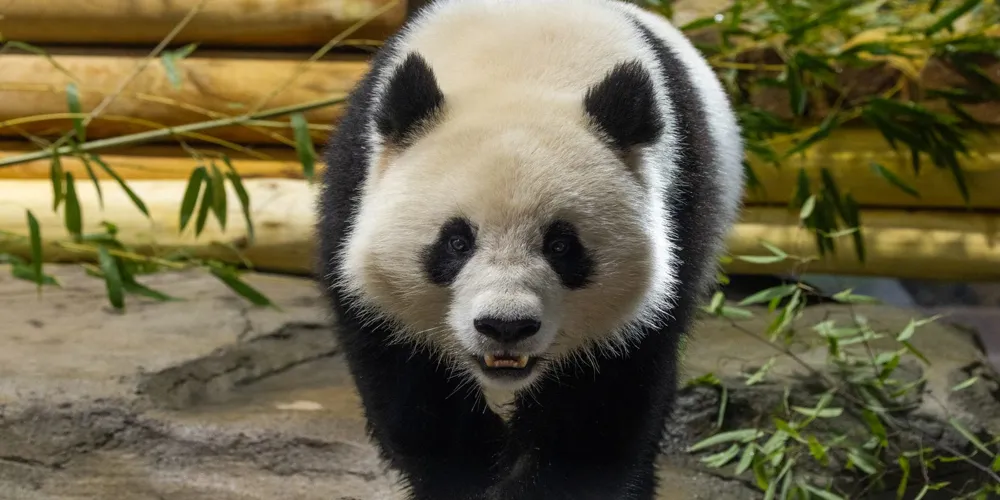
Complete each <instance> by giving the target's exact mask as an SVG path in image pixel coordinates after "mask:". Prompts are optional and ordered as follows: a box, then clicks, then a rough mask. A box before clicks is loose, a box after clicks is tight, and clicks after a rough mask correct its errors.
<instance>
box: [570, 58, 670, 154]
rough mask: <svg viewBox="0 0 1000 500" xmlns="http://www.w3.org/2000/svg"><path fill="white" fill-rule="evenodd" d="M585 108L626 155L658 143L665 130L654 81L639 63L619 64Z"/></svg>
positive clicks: (588, 98)
mask: <svg viewBox="0 0 1000 500" xmlns="http://www.w3.org/2000/svg"><path fill="white" fill-rule="evenodd" d="M584 108H585V109H586V111H587V114H588V115H590V117H591V118H592V119H593V120H594V122H595V123H596V125H597V126H598V127H599V128H600V129H601V131H602V132H603V133H604V134H605V135H607V136H608V138H609V139H610V140H611V142H612V146H613V147H615V148H616V149H617V150H619V152H621V153H623V154H624V153H627V152H629V151H630V150H631V149H632V148H634V147H636V146H640V145H645V144H649V143H651V142H653V141H655V140H656V138H657V137H658V136H659V135H660V133H661V132H662V131H663V128H664V124H663V119H662V117H661V116H660V113H659V108H658V107H657V105H656V92H655V89H654V87H653V79H652V78H651V77H650V76H649V73H648V72H647V71H646V70H645V69H644V68H643V67H642V65H641V64H640V63H639V62H638V61H632V62H627V63H620V64H618V65H616V66H615V67H614V68H613V69H612V70H611V71H610V72H608V74H607V76H605V77H604V80H602V81H601V83H598V84H597V85H595V86H593V87H591V88H590V89H589V90H588V91H587V95H586V97H585V98H584Z"/></svg>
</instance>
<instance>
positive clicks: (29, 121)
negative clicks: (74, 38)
mask: <svg viewBox="0 0 1000 500" xmlns="http://www.w3.org/2000/svg"><path fill="white" fill-rule="evenodd" d="M53 60H54V61H55V63H56V64H58V65H59V66H60V67H61V68H57V67H55V66H54V65H53V64H52V63H51V62H50V61H49V60H47V59H46V58H44V57H40V56H35V55H24V54H4V55H3V61H2V65H3V69H2V70H0V137H8V138H10V137H19V136H20V135H21V134H22V133H30V134H34V135H40V136H52V135H62V134H63V133H65V132H67V131H70V130H72V121H71V118H72V116H67V115H66V113H68V112H69V109H68V107H67V94H66V92H67V88H68V86H69V84H70V83H71V82H72V79H71V77H70V76H69V75H72V76H73V77H75V78H76V79H77V80H78V82H77V87H78V88H79V95H80V105H81V108H82V111H83V112H85V113H86V112H89V111H91V110H93V109H94V108H95V107H96V106H97V105H98V104H99V103H100V102H101V101H102V100H103V99H104V98H105V97H107V96H108V95H111V94H113V93H114V92H115V91H116V90H117V89H118V87H119V86H120V85H121V83H122V82H124V81H125V80H126V79H128V78H129V76H130V75H132V74H133V73H134V72H135V71H136V69H137V67H138V66H139V64H140V63H141V62H142V60H143V58H142V57H141V56H138V55H136V54H134V53H132V55H129V56H123V55H122V56H115V55H56V56H53ZM301 64H302V61H294V60H288V59H273V58H272V59H268V58H265V57H263V56H262V57H247V58H222V57H200V56H198V57H196V56H191V57H189V58H185V59H182V60H180V61H178V62H177V63H176V67H177V75H178V76H179V77H180V85H179V86H178V87H175V86H174V85H173V83H172V82H171V81H170V79H169V78H168V74H167V72H166V70H165V69H164V66H163V64H161V63H160V62H159V61H158V60H154V61H152V62H151V63H150V64H148V65H147V66H146V67H145V68H144V69H142V70H141V71H140V72H139V73H138V74H137V75H136V76H135V78H134V79H132V81H131V82H130V83H129V85H127V86H126V87H125V89H124V90H123V91H122V93H121V94H119V95H118V97H117V98H116V99H115V100H114V101H113V102H112V103H111V104H110V105H109V106H108V107H107V108H105V109H104V111H103V112H102V113H101V114H100V116H99V117H98V118H97V119H95V120H94V121H93V122H91V124H90V126H89V127H88V131H87V132H88V134H87V135H88V137H89V138H92V139H96V138H101V137H113V136H119V135H123V134H131V133H136V132H144V131H147V130H151V129H155V128H161V127H163V126H177V125H182V124H185V123H192V122H199V121H206V120H210V119H215V118H220V117H224V116H236V115H239V114H242V113H245V112H246V111H247V110H249V109H250V108H251V107H254V106H256V105H258V104H259V103H262V102H263V106H261V108H260V109H267V108H277V107H282V106H291V105H295V104H302V103H306V102H310V101H317V100H321V99H329V98H333V97H336V96H338V95H346V94H347V92H349V91H350V90H351V89H352V88H353V87H354V86H355V84H356V83H357V81H358V79H359V78H360V77H361V76H362V74H363V73H364V72H365V71H366V70H367V68H368V63H367V60H366V58H364V57H347V56H344V57H342V58H338V59H335V60H321V61H316V62H314V63H311V64H309V65H308V66H307V67H305V68H304V70H303V68H302V66H301ZM67 73H69V75H67ZM293 77H294V79H293ZM290 79H293V80H292V82H291V83H290V84H288V85H287V86H286V83H287V82H288V81H289V80H290ZM275 91H277V92H278V93H277V94H275V95H273V96H272V97H270V98H268V97H269V96H270V94H271V93H272V92H275ZM341 110H342V108H341V107H340V106H331V107H327V108H322V109H317V110H313V111H310V112H308V113H306V118H307V119H308V121H309V122H310V123H311V124H315V125H319V126H324V125H325V126H327V127H329V126H330V125H331V124H332V123H334V122H335V120H336V119H337V118H338V117H339V116H340V113H341ZM274 121H277V122H282V123H285V124H286V126H283V127H280V128H266V127H259V128H257V129H250V128H248V127H246V126H231V127H224V128H218V129H212V130H208V131H205V132H204V134H206V135H209V136H212V137H216V138H220V139H224V140H229V141H234V142H237V143H241V144H253V143H275V142H281V141H280V139H276V138H275V137H273V135H274V134H279V135H280V136H281V137H284V143H285V144H294V143H293V142H289V141H290V140H291V138H292V137H293V133H292V130H291V129H290V128H289V127H288V126H287V122H288V119H287V118H284V117H283V118H280V119H275V120H274ZM325 136H326V132H324V131H322V130H317V131H315V133H314V134H313V137H314V139H315V140H317V141H322V139H323V138H324V137H325ZM188 139H191V137H188ZM195 139H197V138H195Z"/></svg>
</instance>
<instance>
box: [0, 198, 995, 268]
mask: <svg viewBox="0 0 1000 500" xmlns="http://www.w3.org/2000/svg"><path fill="white" fill-rule="evenodd" d="M185 184H186V183H185V182H184V181H181V180H175V181H155V180H143V181H133V182H131V183H130V185H131V186H132V188H133V189H134V190H135V192H136V193H137V194H138V195H139V196H140V197H142V198H143V200H144V201H145V202H146V204H147V206H148V207H149V210H150V213H151V217H152V221H149V220H147V219H145V218H144V217H143V216H142V215H141V213H140V212H138V210H136V209H135V208H134V207H133V206H132V205H131V202H130V201H129V200H128V198H127V197H125V195H124V194H123V193H122V192H121V190H120V189H119V188H118V187H117V186H116V185H115V184H113V183H112V182H107V181H106V182H104V183H103V185H102V187H103V191H104V203H105V208H104V210H103V212H102V211H101V210H100V208H99V207H98V204H97V197H96V193H95V191H94V188H93V185H92V184H91V183H88V182H79V183H78V185H77V191H78V192H79V196H80V199H81V203H82V205H83V213H84V217H85V220H84V223H85V226H86V230H87V231H98V230H100V227H99V224H100V222H101V221H102V220H104V219H110V220H112V221H113V222H115V223H116V224H117V225H118V227H119V229H120V235H121V237H122V239H123V240H124V241H125V242H126V243H128V244H131V245H135V246H136V247H137V248H138V249H139V250H140V251H142V252H144V253H151V254H155V255H162V254H163V253H164V252H169V251H176V250H184V251H187V252H190V254H192V255H196V256H200V257H205V258H209V257H210V258H218V259H222V260H227V261H232V262H240V256H238V254H237V253H236V252H235V251H234V250H233V248H236V249H239V250H240V251H241V252H242V254H243V257H245V258H246V259H248V260H249V261H250V262H252V263H253V264H254V265H255V266H256V267H257V268H258V269H262V270H269V271H280V272H291V273H309V272H310V270H311V269H312V265H313V262H314V254H313V252H314V251H315V242H314V239H313V238H314V234H315V233H314V227H313V224H314V221H315V216H316V213H315V200H316V195H317V187H316V185H314V184H309V183H308V182H306V181H301V180H289V179H249V180H247V181H246V188H247V190H248V191H249V193H250V199H251V203H252V214H253V215H252V216H253V218H254V221H255V229H256V240H255V243H254V244H253V245H249V244H247V238H246V236H247V233H246V231H245V227H244V225H243V223H242V213H241V211H240V207H239V205H238V203H236V202H235V200H236V197H235V195H234V194H233V193H230V195H229V196H230V200H231V203H229V204H228V205H227V209H228V212H227V213H228V216H227V219H228V221H229V222H228V225H227V229H226V230H225V231H223V230H222V229H221V228H219V227H218V225H217V223H216V222H215V221H214V219H212V218H209V221H208V223H207V224H206V228H205V232H204V233H203V234H202V236H201V237H200V238H195V237H194V235H193V234H192V231H191V229H190V228H189V229H188V230H186V231H185V232H184V233H182V234H178V231H177V228H178V217H179V208H178V206H179V203H180V200H181V199H182V197H183V196H182V193H183V191H184V188H185ZM51 192H52V189H51V186H50V184H49V183H48V182H46V181H44V180H28V181H12V180H3V181H0V193H3V197H2V200H3V201H2V202H0V230H5V231H12V232H17V233H20V234H26V224H25V215H24V210H25V209H31V210H32V212H33V213H34V214H35V216H36V217H37V218H38V220H39V222H40V224H41V227H42V234H43V238H44V239H45V240H46V241H48V242H49V243H48V244H47V245H46V246H45V252H46V253H45V255H46V260H48V261H71V260H79V259H81V258H83V259H86V258H88V256H87V255H85V254H77V253H73V252H70V251H68V250H66V249H65V248H61V247H60V246H58V245H57V244H55V243H53V242H52V241H66V240H67V239H68V235H67V234H66V232H65V231H64V230H63V229H62V228H63V224H62V215H61V213H53V212H52V210H51V207H52V193H51ZM864 221H865V227H864V238H865V245H866V247H867V248H866V250H867V260H866V262H865V263H860V262H858V261H857V260H856V257H855V255H854V251H853V246H852V245H851V243H850V237H845V238H842V239H840V240H839V241H841V242H842V243H841V244H840V247H839V248H840V250H839V252H838V253H837V254H836V255H835V256H832V257H829V258H826V259H824V260H820V261H817V262H812V263H810V264H809V266H808V268H807V269H805V270H808V271H809V272H828V273H834V274H859V275H882V276H899V277H908V278H938V279H955V280H971V281H977V280H997V279H1000V215H998V214H988V213H974V212H970V213H964V214H956V213H943V212H932V211H903V210H870V211H866V212H865V214H864ZM798 222H799V221H798V217H797V214H795V213H790V212H788V211H786V210H783V209H781V208H770V207H754V206H751V207H747V208H746V210H745V212H744V214H743V216H742V220H741V221H740V222H739V224H737V226H736V227H735V229H734V230H733V232H732V234H731V235H730V237H729V251H730V252H731V253H733V254H735V255H765V254H767V251H766V250H765V249H764V248H763V247H761V246H760V241H761V240H765V241H768V242H770V243H772V244H774V245H777V246H778V247H779V248H782V249H783V250H785V251H786V252H788V253H789V254H792V255H802V256H809V255H815V254H816V252H817V251H816V246H815V239H814V238H815V237H814V235H813V234H812V232H810V231H808V230H806V229H803V228H801V227H800V226H799V225H798ZM212 242H215V243H217V244H214V245H213V244H212ZM0 252H13V253H17V254H20V255H25V256H27V255H28V248H27V245H26V242H25V240H24V239H23V238H15V239H7V240H4V239H3V238H0ZM728 270H729V271H731V272H741V273H750V274H757V273H774V272H787V271H789V264H788V263H781V264H776V265H759V264H749V263H746V262H742V261H740V260H738V259H736V260H735V261H734V263H733V264H731V265H729V266H728ZM800 270H801V269H800Z"/></svg>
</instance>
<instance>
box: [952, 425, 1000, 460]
mask: <svg viewBox="0 0 1000 500" xmlns="http://www.w3.org/2000/svg"><path fill="white" fill-rule="evenodd" d="M948 423H949V424H951V426H952V427H953V428H954V429H955V430H956V431H958V433H959V434H961V435H962V437H964V438H965V439H967V440H968V441H969V443H972V446H975V447H976V448H977V449H979V451H981V452H983V453H985V454H986V455H987V456H989V457H992V456H994V454H993V452H992V451H990V450H989V448H987V447H986V445H985V444H983V442H982V441H980V440H979V438H977V437H976V435H975V434H973V433H972V432H971V431H969V429H968V428H966V427H965V426H964V425H962V423H961V422H959V421H958V419H957V418H955V417H952V418H949V419H948Z"/></svg>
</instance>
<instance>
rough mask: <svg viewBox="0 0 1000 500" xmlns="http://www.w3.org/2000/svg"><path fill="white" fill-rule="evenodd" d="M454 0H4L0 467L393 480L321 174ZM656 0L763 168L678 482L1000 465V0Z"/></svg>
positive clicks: (892, 492)
mask: <svg viewBox="0 0 1000 500" xmlns="http://www.w3.org/2000/svg"><path fill="white" fill-rule="evenodd" d="M423 3H426V2H423V1H417V0H409V1H407V0H395V1H386V0H170V1H166V0H131V1H129V0H90V1H89V3H88V2H81V1H73V0H0V37H2V39H0V40H2V46H0V499H6V498H10V499H15V498H16V499H49V498H52V499H56V498H59V499H63V498H124V499H132V498H136V499H146V498H149V499H154V498H171V499H172V498H182V499H201V498H212V499H230V498H232V499H244V498H295V499H298V498H302V499H312V498H317V499H318V498H345V499H346V498H358V499H369V498H392V496H391V495H392V494H393V493H392V491H393V490H392V485H391V477H390V476H389V475H388V473H387V472H386V471H385V470H384V467H383V466H382V464H380V463H379V461H378V460H377V459H376V457H375V455H374V452H373V451H372V449H371V447H370V445H369V444H368V443H367V441H366V439H365V436H364V422H363V419H362V417H361V414H360V410H359V408H358V401H357V398H356V396H355V394H354V392H353V387H352V386H351V381H350V379H349V378H348V377H347V374H346V369H345V367H344V366H343V362H342V359H341V357H340V356H339V353H338V347H337V346H336V344H335V343H334V341H333V338H332V336H331V335H330V334H329V330H328V329H327V328H326V327H327V325H329V317H328V315H327V313H326V312H325V310H324V308H323V304H322V301H321V299H320V294H319V290H318V289H317V288H316V286H315V284H314V282H313V280H312V275H311V274H312V270H313V268H314V264H315V262H314V248H315V244H314V233H313V231H314V230H313V224H314V221H315V215H316V214H315V208H314V200H315V196H316V193H317V191H316V189H317V188H316V184H315V182H314V181H315V176H316V175H317V174H318V173H320V172H321V171H322V170H323V168H324V165H323V164H322V160H321V158H320V157H319V153H321V151H322V147H323V143H324V141H325V139H326V137H327V136H328V135H329V133H330V132H331V131H332V130H334V129H335V127H336V126H337V120H338V118H339V116H340V113H341V112H342V105H343V101H344V98H345V96H346V93H347V92H348V91H349V90H351V89H352V88H353V86H354V85H355V84H356V83H357V82H358V80H359V78H360V77H361V76H362V75H363V74H364V72H365V71H366V70H367V64H368V60H369V58H370V57H371V55H372V54H373V53H374V52H375V51H376V50H377V49H378V47H379V46H380V44H381V42H382V41H383V40H385V38H386V37H387V36H389V35H390V34H392V33H393V32H394V31H395V30H396V29H397V28H398V27H399V26H400V25H401V24H402V23H403V22H404V21H405V20H406V19H407V17H408V16H410V15H412V13H413V12H414V10H415V9H417V8H419V7H420V6H421V5H422V4H423ZM638 3H640V4H641V5H642V6H643V7H645V8H648V9H650V10H652V11H654V12H656V13H658V14H660V15H662V16H665V17H667V18H669V19H671V20H672V21H673V22H674V24H676V25H677V26H679V27H681V28H682V29H683V31H684V32H685V33H686V34H687V35H688V36H690V37H691V38H692V39H693V40H694V41H695V42H696V44H697V45H698V47H699V49H700V50H702V52H703V54H705V56H706V57H707V58H708V59H709V61H710V63H711V64H712V66H713V67H714V68H715V69H716V71H717V73H718V75H719V76H720V78H721V79H722V80H723V82H724V83H725V85H726V87H727V89H728V91H729V93H730V95H731V97H732V99H733V102H734V105H735V106H736V109H737V111H738V113H739V118H740V120H741V124H742V127H743V135H744V139H745V141H746V144H747V148H746V149H747V153H746V159H745V163H744V164H745V168H746V172H747V174H748V179H749V183H748V187H747V191H746V194H745V204H746V206H745V210H744V212H743V215H742V218H741V220H740V222H739V223H738V224H737V226H736V227H735V228H734V229H733V231H732V233H731V234H730V236H729V240H728V242H729V248H728V255H727V256H726V258H724V259H723V261H722V262H721V263H720V273H719V281H720V289H719V290H720V291H719V292H718V293H717V294H716V295H715V296H714V297H713V298H712V300H711V301H710V302H708V303H706V304H705V306H704V311H703V312H704V314H703V318H702V320H701V321H700V322H699V326H698V327H697V328H696V330H697V331H695V332H692V334H691V338H690V340H688V342H687V343H686V345H685V351H684V353H683V354H684V367H685V378H684V385H683V388H682V391H681V393H680V408H679V409H678V414H677V415H676V417H675V419H674V422H672V423H671V425H670V426H669V428H668V430H667V431H668V432H667V438H666V439H665V441H664V445H663V450H664V452H663V456H662V470H661V476H662V477H663V480H664V484H666V485H668V487H667V488H664V492H663V496H662V498H664V499H689V498H690V499H697V498H712V499H713V500H718V499H729V498H733V499H738V498H782V499H789V498H822V499H830V498H834V499H841V498H844V499H847V498H851V499H854V498H876V499H881V498H885V499H890V498H897V499H902V498H908V499H913V498H970V499H971V498H975V499H980V498H983V499H985V498H997V497H998V495H1000V475H998V474H1000V446H998V443H1000V440H998V437H997V436H1000V384H998V380H1000V379H998V376H997V373H998V370H1000V140H998V137H997V135H996V130H997V129H998V126H1000V62H998V58H1000V3H998V2H996V1H993V0H871V1H862V0H787V1H786V0H782V1H776V0H700V1H692V0H677V1H668V0H638ZM552 22H553V23H557V22H559V20H558V19H553V20H552ZM527 56H529V57H530V55H527Z"/></svg>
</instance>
